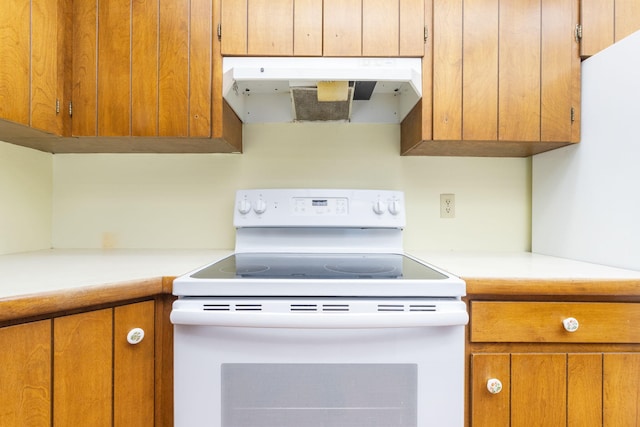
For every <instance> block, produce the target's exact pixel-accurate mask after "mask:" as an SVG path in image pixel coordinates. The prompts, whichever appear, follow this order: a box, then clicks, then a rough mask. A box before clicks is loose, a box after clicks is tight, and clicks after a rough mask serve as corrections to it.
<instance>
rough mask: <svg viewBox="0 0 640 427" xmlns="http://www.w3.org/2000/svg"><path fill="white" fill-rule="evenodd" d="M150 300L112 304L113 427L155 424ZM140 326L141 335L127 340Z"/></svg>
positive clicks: (152, 313) (153, 315)
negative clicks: (119, 304) (133, 341)
mask: <svg viewBox="0 0 640 427" xmlns="http://www.w3.org/2000/svg"><path fill="white" fill-rule="evenodd" d="M154 319H155V306H154V302H153V301H145V302H140V303H137V304H129V305H124V306H121V307H116V308H114V329H113V334H114V337H113V349H114V361H113V363H114V365H113V366H114V377H113V414H114V419H113V425H114V427H130V426H136V427H145V426H147V427H152V426H154V425H155V424H154V410H155V408H154V403H155V395H154V381H155V372H154V355H155V332H154ZM133 328H142V330H144V338H143V340H142V341H141V342H140V343H138V344H129V342H128V341H127V334H128V333H129V331H130V330H131V329H133Z"/></svg>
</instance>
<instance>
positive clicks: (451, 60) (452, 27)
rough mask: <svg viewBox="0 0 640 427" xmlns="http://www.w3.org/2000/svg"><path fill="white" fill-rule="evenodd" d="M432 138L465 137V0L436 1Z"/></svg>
mask: <svg viewBox="0 0 640 427" xmlns="http://www.w3.org/2000/svg"><path fill="white" fill-rule="evenodd" d="M433 25H434V28H433V139H435V140H460V139H462V0H453V1H450V0H434V3H433Z"/></svg>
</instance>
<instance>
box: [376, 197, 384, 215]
mask: <svg viewBox="0 0 640 427" xmlns="http://www.w3.org/2000/svg"><path fill="white" fill-rule="evenodd" d="M373 211H374V212H375V213H376V214H378V215H382V214H383V213H385V212H386V211H387V204H386V203H385V202H384V201H382V200H380V199H378V200H377V201H375V202H373Z"/></svg>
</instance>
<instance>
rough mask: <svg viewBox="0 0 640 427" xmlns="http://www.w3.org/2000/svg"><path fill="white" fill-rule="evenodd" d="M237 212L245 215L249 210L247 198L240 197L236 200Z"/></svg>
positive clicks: (249, 203)
mask: <svg viewBox="0 0 640 427" xmlns="http://www.w3.org/2000/svg"><path fill="white" fill-rule="evenodd" d="M238 212H240V213H241V214H242V215H246V214H248V213H249V212H251V202H250V201H248V200H247V199H242V200H240V202H238Z"/></svg>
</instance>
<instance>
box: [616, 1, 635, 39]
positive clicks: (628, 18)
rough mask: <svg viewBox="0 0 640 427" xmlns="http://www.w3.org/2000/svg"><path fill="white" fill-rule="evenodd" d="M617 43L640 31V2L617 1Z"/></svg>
mask: <svg viewBox="0 0 640 427" xmlns="http://www.w3.org/2000/svg"><path fill="white" fill-rule="evenodd" d="M615 2H616V10H615V41H620V40H622V39H623V38H625V37H627V36H628V35H631V34H633V33H635V32H636V31H638V30H640V1H638V0H615Z"/></svg>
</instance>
